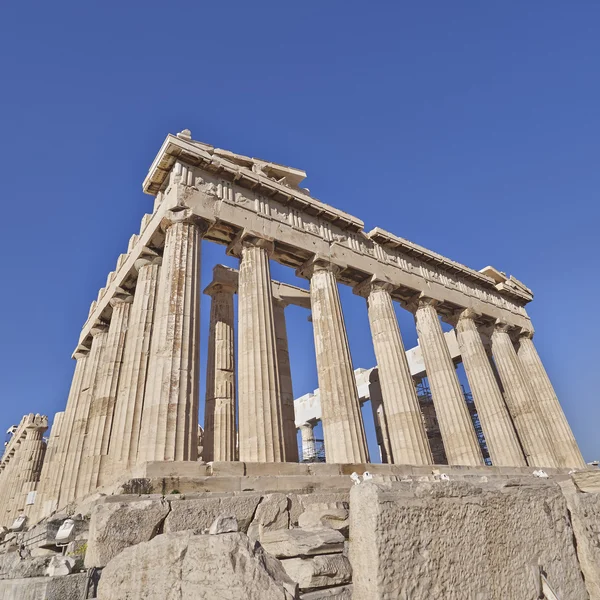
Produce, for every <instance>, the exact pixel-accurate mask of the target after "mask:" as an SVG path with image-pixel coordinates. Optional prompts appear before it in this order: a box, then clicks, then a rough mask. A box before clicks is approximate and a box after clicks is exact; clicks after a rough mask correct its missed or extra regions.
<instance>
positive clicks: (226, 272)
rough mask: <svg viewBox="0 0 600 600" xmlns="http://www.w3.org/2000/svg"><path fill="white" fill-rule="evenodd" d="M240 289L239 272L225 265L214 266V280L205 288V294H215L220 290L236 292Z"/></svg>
mask: <svg viewBox="0 0 600 600" xmlns="http://www.w3.org/2000/svg"><path fill="white" fill-rule="evenodd" d="M237 290H238V272H237V271H236V270H235V269H231V268H229V267H226V266H225V265H216V266H215V267H214V268H213V280H212V281H211V282H210V283H209V284H208V285H207V286H206V288H205V289H204V292H203V293H204V294H206V295H207V296H213V295H214V294H218V293H220V292H228V293H231V294H235V293H236V292H237Z"/></svg>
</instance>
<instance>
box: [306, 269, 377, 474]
mask: <svg viewBox="0 0 600 600" xmlns="http://www.w3.org/2000/svg"><path fill="white" fill-rule="evenodd" d="M334 271H335V267H334V266H333V265H332V264H331V263H329V262H328V261H327V260H325V259H317V260H314V261H312V262H311V264H310V265H309V266H307V267H306V268H305V269H304V274H305V275H306V276H308V277H310V299H311V309H312V322H313V333H314V339H315V354H316V361H317V375H318V380H319V390H320V395H321V409H322V423H323V437H324V441H325V458H326V461H327V462H329V463H366V462H368V461H369V454H368V451H367V442H366V438H365V431H364V427H363V420H362V414H361V411H360V405H359V401H358V391H357V389H356V380H355V378H354V368H353V366H352V357H351V355H350V347H349V345H348V335H347V333H346V324H345V322H344V316H343V313H342V305H341V302H340V295H339V291H338V287H337V280H336V275H335V272H334Z"/></svg>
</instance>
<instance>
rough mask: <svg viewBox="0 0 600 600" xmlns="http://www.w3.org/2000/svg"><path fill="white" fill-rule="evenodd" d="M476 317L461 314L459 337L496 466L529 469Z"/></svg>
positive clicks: (484, 430)
mask: <svg viewBox="0 0 600 600" xmlns="http://www.w3.org/2000/svg"><path fill="white" fill-rule="evenodd" d="M475 317H476V315H475V313H473V311H471V310H463V311H462V312H460V314H459V315H458V319H457V323H456V338H457V340H458V346H459V348H460V354H461V357H462V361H463V365H464V367H465V373H466V374H467V379H468V381H469V387H470V388H471V393H472V394H473V401H474V402H475V407H476V409H477V415H478V416H479V421H480V423H481V428H482V430H483V435H484V436H485V441H486V444H487V448H488V451H489V453H490V458H491V459H492V465H494V466H495V467H525V466H527V463H526V462H525V457H524V456H523V451H522V450H521V445H520V443H519V439H518V438H517V434H516V433H515V428H514V426H513V423H512V420H511V418H510V415H509V413H508V409H507V408H506V404H505V403H504V398H503V397H502V392H501V391H500V388H499V387H498V383H497V382H496V377H495V376H494V372H493V371H492V365H491V364H490V360H489V358H488V355H487V353H486V351H485V347H484V345H483V342H482V340H481V335H480V333H479V330H478V328H477V324H476V322H475Z"/></svg>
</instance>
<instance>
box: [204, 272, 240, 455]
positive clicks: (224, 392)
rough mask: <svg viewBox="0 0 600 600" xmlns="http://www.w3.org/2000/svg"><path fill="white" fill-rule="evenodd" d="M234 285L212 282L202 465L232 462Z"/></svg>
mask: <svg viewBox="0 0 600 600" xmlns="http://www.w3.org/2000/svg"><path fill="white" fill-rule="evenodd" d="M235 291H236V287H235V285H233V284H231V283H225V282H222V283H221V282H219V283H216V282H213V283H211V284H210V285H209V286H208V287H207V288H206V289H205V290H204V293H205V294H207V295H208V296H210V297H211V303H210V327H209V333H208V360H207V366H206V404H205V407H204V440H203V456H202V458H203V459H204V461H205V462H209V461H214V460H216V461H221V460H223V461H230V460H235V458H236V457H235V450H236V448H235V341H234V340H235V332H234V318H233V294H234V293H235Z"/></svg>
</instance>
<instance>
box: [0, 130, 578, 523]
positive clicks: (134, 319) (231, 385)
mask: <svg viewBox="0 0 600 600" xmlns="http://www.w3.org/2000/svg"><path fill="white" fill-rule="evenodd" d="M305 176H306V174H305V173H304V172H303V171H301V170H299V169H294V168H291V167H286V166H282V165H279V164H276V163H272V162H267V161H263V160H259V159H255V158H249V157H247V156H242V155H239V154H235V153H233V152H230V151H227V150H221V149H218V148H214V147H212V146H210V145H208V144H205V143H201V142H197V141H194V140H193V139H192V137H191V134H190V131H189V130H184V131H182V132H181V133H178V134H177V135H168V136H167V138H166V139H165V141H164V143H163V145H162V147H161V148H160V150H159V152H158V154H157V155H156V158H155V159H154V162H153V163H152V165H151V166H150V170H149V172H148V175H147V177H146V179H145V180H144V182H143V189H144V192H146V193H147V194H149V195H151V196H153V197H154V198H155V200H154V208H153V212H152V213H151V214H146V215H145V216H144V217H143V219H142V222H141V227H140V231H139V232H138V233H135V234H134V235H132V236H131V239H130V240H129V244H128V247H127V251H126V252H125V253H123V254H121V255H120V257H119V259H118V261H117V264H116V265H115V269H114V271H111V272H110V273H109V274H108V277H107V280H106V285H105V287H103V288H102V289H100V290H99V292H98V296H97V299H96V300H94V301H93V302H92V304H91V306H90V310H89V316H88V318H87V321H86V322H85V323H84V324H83V327H82V330H81V335H80V338H79V340H78V342H77V344H76V348H75V351H74V353H73V358H74V360H75V370H74V374H73V380H72V385H71V389H70V393H69V396H68V399H66V406H65V409H64V412H61V413H58V414H57V415H56V416H55V418H54V422H53V426H52V430H51V433H50V437H49V440H48V444H47V451H46V443H45V441H44V440H43V439H42V434H43V431H44V430H45V428H46V427H47V422H46V419H45V418H42V417H39V416H34V415H29V416H27V417H26V418H25V419H24V421H23V422H22V423H21V424H20V425H19V426H18V429H17V431H16V432H15V433H14V435H13V436H12V438H11V440H10V442H9V444H8V446H7V447H6V450H5V453H4V457H3V458H2V463H1V465H0V469H2V471H1V475H0V487H1V490H2V491H1V494H0V524H5V525H6V524H7V523H9V522H11V521H12V520H13V518H14V517H15V516H16V515H18V514H21V513H23V511H26V510H27V514H30V515H31V518H32V519H39V518H41V517H43V516H47V515H49V514H51V513H52V512H54V511H56V510H57V509H61V508H62V507H65V506H67V505H68V504H69V503H72V502H73V501H75V500H76V499H79V498H83V497H85V496H87V495H89V494H91V493H93V492H94V491H95V490H97V489H99V488H102V487H103V486H106V485H108V484H110V483H111V482H112V481H115V480H117V479H119V478H122V477H123V476H124V475H125V474H126V473H128V472H132V470H133V469H135V468H136V467H137V466H139V465H141V464H145V463H154V462H173V463H184V462H185V463H190V462H191V463H194V462H195V463H197V462H198V461H199V460H203V461H204V462H210V461H240V462H244V463H280V462H288V463H289V462H297V461H298V460H299V452H298V443H297V431H298V429H302V427H303V425H304V423H305V421H304V420H303V419H300V421H301V422H298V415H297V414H296V412H297V411H295V410H294V394H293V390H292V378H291V371H290V360H289V352H288V335H287V329H286V310H285V308H286V306H288V305H290V304H294V305H299V306H302V307H304V308H306V309H308V310H309V311H310V314H311V320H312V327H313V330H314V344H315V354H316V370H317V374H318V383H319V413H318V420H320V421H321V422H322V430H323V439H324V446H325V455H326V460H327V462H330V463H348V464H356V463H360V464H363V463H367V462H369V455H368V450H367V443H366V437H365V429H364V424H363V420H362V416H361V409H360V395H359V391H358V386H357V381H356V378H355V373H354V365H353V361H352V356H351V353H350V349H349V345H348V336H347V332H346V324H345V322H344V315H343V311H342V306H341V302H340V295H339V291H338V286H339V285H340V284H342V285H346V286H350V287H351V288H352V289H353V291H354V293H355V294H357V295H358V296H360V297H362V298H364V299H365V319H368V321H369V323H370V328H371V333H372V341H373V346H374V350H375V356H376V360H377V374H378V385H379V390H380V392H379V395H380V398H379V400H378V403H377V414H378V421H377V425H378V427H379V429H380V431H384V432H385V440H386V441H385V456H383V453H382V456H383V457H384V459H385V461H387V462H388V463H390V464H397V465H430V464H433V463H434V458H433V454H432V449H431V446H430V441H429V439H428V435H427V431H426V425H425V421H424V418H423V414H422V411H421V408H420V404H419V398H418V396H417V391H416V388H415V380H414V374H413V373H411V367H410V366H409V358H407V353H406V349H405V347H404V343H403V340H402V334H401V332H400V329H399V326H398V322H397V318H396V313H395V308H394V303H398V304H399V305H400V306H401V307H402V309H404V310H407V311H410V312H411V313H412V314H413V315H414V319H415V323H416V329H417V333H418V340H419V349H420V350H419V351H420V353H421V355H422V361H423V363H424V370H425V372H426V376H427V380H428V383H429V387H430V391H431V397H432V401H433V408H434V410H435V415H436V420H437V423H438V424H439V432H440V436H441V443H442V444H443V450H444V453H445V456H446V458H447V461H448V464H450V465H463V466H478V465H483V464H484V457H483V455H482V451H481V445H480V443H479V441H478V436H477V434H476V431H475V427H474V424H473V419H472V418H471V414H470V412H469V408H468V406H467V403H466V402H465V397H464V394H463V391H462V389H461V385H460V382H459V379H458V377H457V373H456V368H455V360H454V358H455V357H453V355H452V352H451V350H450V349H449V345H448V343H447V341H446V337H445V336H444V333H443V329H442V325H441V322H440V320H443V321H444V322H445V323H448V324H450V325H451V326H452V327H453V328H454V334H455V343H456V344H457V347H458V353H459V354H460V360H461V361H462V364H463V365H464V369H465V372H466V377H467V379H468V384H469V387H470V390H471V393H472V398H473V402H474V405H475V407H476V412H477V415H478V419H479V422H480V425H481V430H482V433H483V436H484V437H485V443H486V446H487V449H488V452H489V458H490V460H491V463H492V465H494V466H500V467H502V466H506V467H525V466H531V467H542V468H578V467H583V466H584V462H583V459H582V456H581V453H580V451H579V449H578V447H577V443H576V441H575V439H574V437H573V434H572V432H571V429H570V427H569V424H568V422H567V420H566V418H565V415H564V413H563V411H562V409H561V406H560V403H559V401H558V399H557V396H556V393H555V391H554V389H553V386H552V384H551V382H550V379H549V377H548V375H547V373H546V371H545V369H544V366H543V364H542V362H541V360H540V357H539V355H538V352H537V350H536V347H535V344H534V341H533V338H534V328H533V325H532V323H531V320H530V318H529V316H528V314H527V311H526V308H525V307H526V305H527V304H528V303H529V302H530V301H531V300H532V298H533V294H532V292H531V290H530V289H528V288H527V287H526V286H525V285H524V284H522V283H521V282H520V281H518V280H517V279H515V278H514V277H512V276H507V275H505V274H504V273H502V272H500V271H498V270H496V269H495V268H492V267H486V268H484V269H482V270H480V271H477V270H473V269H470V268H468V267H466V266H463V265H462V264H459V263H457V262H454V261H452V260H450V259H448V258H445V257H444V256H441V255H439V254H436V253H435V252H432V251H430V250H427V249H426V248H423V247H421V246H418V245H416V244H413V243H411V242H409V241H407V240H405V239H403V238H401V237H398V236H396V235H394V234H393V233H389V232H387V231H385V230H383V229H381V228H378V227H377V228H375V229H373V230H371V231H369V232H366V231H364V224H363V222H362V221H361V220H360V219H358V218H356V217H354V216H352V215H350V214H347V213H345V212H343V211H342V210H339V209H337V208H333V207H332V206H330V205H328V204H325V203H323V202H321V201H320V200H317V199H316V198H314V197H312V196H311V194H310V193H309V191H308V190H307V189H304V188H302V187H301V182H302V180H303V179H304V178H305ZM203 240H205V241H209V242H215V243H217V244H221V245H224V246H226V249H227V253H228V254H229V255H230V256H232V257H236V258H238V259H239V267H238V268H237V269H231V268H227V267H222V266H218V267H216V268H215V269H214V275H213V281H212V283H211V284H210V285H209V286H208V287H207V288H206V289H204V290H202V289H201V288H200V266H201V262H202V260H201V242H202V241H203ZM271 261H276V262H278V263H280V264H282V265H285V266H287V267H290V268H291V269H294V270H295V273H296V274H297V276H298V278H299V281H301V280H305V281H307V282H308V285H309V289H308V290H307V289H302V287H295V286H292V285H287V284H283V283H279V282H276V281H273V280H272V279H271V272H270V262H271ZM202 292H204V293H205V294H207V295H209V296H210V298H211V309H210V331H209V352H208V356H207V357H202V358H203V361H202V363H201V361H200V356H199V322H200V298H201V293H202ZM235 303H237V319H235V318H234V314H235V312H234V306H235ZM454 334H453V335H454ZM201 364H202V367H201ZM204 376H205V377H206V397H205V398H204V399H203V401H204V402H205V407H204V413H205V421H204V423H203V424H202V425H203V429H204V438H203V441H202V448H203V450H202V456H199V455H198V445H199V444H198V431H199V423H198V414H199V402H200V399H199V382H200V378H201V377H204ZM311 419H313V420H314V417H310V418H308V421H310V420H311ZM304 429H305V433H306V436H307V440H308V439H309V438H308V435H309V434H308V428H306V427H305V428H304ZM45 451H46V458H45V460H44V452H45ZM31 492H35V494H34V496H35V500H34V501H32V500H31V497H32V495H31V494H30V493H31ZM28 496H29V498H30V500H29V501H30V502H32V504H31V505H29V504H27V502H28V500H27V498H28ZM27 507H28V508H27Z"/></svg>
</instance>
